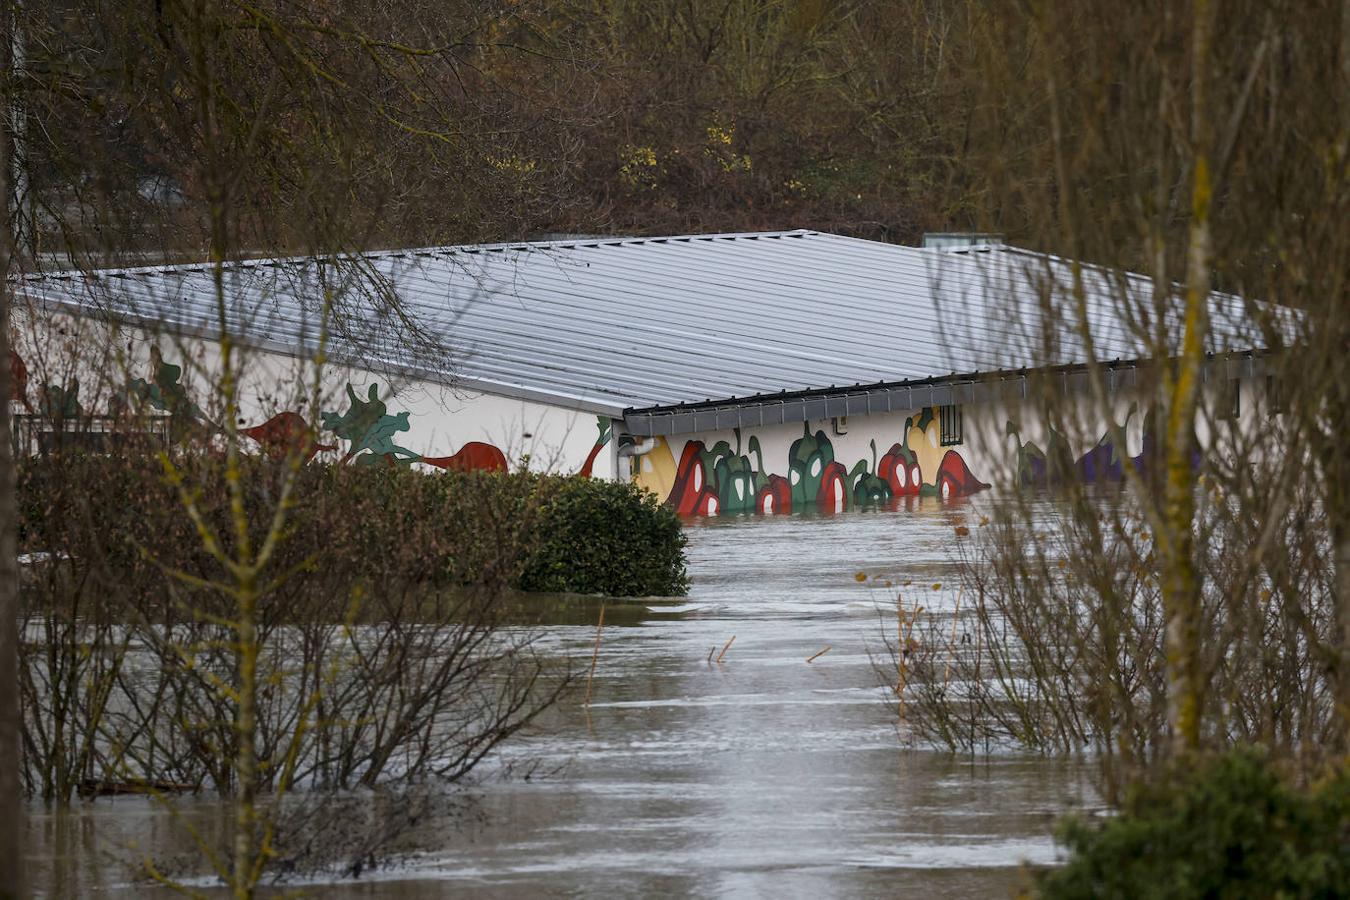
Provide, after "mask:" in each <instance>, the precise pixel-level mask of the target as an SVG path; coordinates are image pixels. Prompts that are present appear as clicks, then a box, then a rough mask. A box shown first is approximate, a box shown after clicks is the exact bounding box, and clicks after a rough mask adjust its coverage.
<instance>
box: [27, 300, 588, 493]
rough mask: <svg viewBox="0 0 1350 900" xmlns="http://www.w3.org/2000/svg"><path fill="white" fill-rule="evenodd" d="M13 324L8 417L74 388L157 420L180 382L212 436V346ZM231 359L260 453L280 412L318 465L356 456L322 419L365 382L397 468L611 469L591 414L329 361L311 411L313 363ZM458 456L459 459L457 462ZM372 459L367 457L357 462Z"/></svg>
mask: <svg viewBox="0 0 1350 900" xmlns="http://www.w3.org/2000/svg"><path fill="white" fill-rule="evenodd" d="M13 324H14V334H13V338H14V348H15V350H16V352H17V353H18V354H19V356H20V358H21V359H22V360H23V364H24V367H25V368H26V370H27V378H26V380H27V385H26V390H25V391H24V394H23V396H22V397H15V398H14V399H15V400H16V401H17V405H16V406H15V409H16V411H18V412H24V411H29V412H32V413H40V412H44V411H49V408H50V407H52V406H59V405H61V404H62V403H63V402H69V400H68V395H67V392H70V391H71V390H72V389H75V386H76V384H77V383H78V388H77V389H76V395H75V399H76V401H77V402H78V404H79V408H80V409H81V411H82V412H83V413H84V414H94V415H106V414H109V413H112V412H114V411H116V410H118V409H128V410H130V411H134V412H138V413H144V414H149V415H157V416H164V415H168V414H170V413H171V412H173V410H172V409H166V408H164V407H165V406H166V405H168V406H172V404H171V403H169V404H166V403H165V402H164V401H163V397H164V396H165V394H166V392H172V390H173V388H172V385H173V384H177V385H181V387H182V389H183V396H185V397H186V398H187V399H188V401H190V404H191V405H192V406H195V412H194V414H193V415H192V417H193V418H197V419H199V420H200V425H201V428H200V429H199V434H198V437H204V439H207V440H209V439H210V434H211V433H213V432H215V433H218V431H219V428H220V426H221V424H222V417H223V415H224V403H223V393H222V387H221V386H222V380H221V376H222V372H223V366H222V352H221V347H220V345H219V344H218V343H217V342H215V341H211V340H203V339H198V338H181V337H175V336H173V335H168V334H155V333H153V332H152V331H150V330H149V329H145V328H130V327H125V326H115V325H109V324H107V323H104V322H101V321H97V320H93V319H86V318H75V317H71V316H68V315H53V314H47V313H42V312H34V311H22V310H19V311H16V315H15V317H14V323H13ZM156 353H158V357H159V360H160V363H161V364H164V365H167V366H170V367H172V366H177V367H178V368H179V369H180V370H181V372H180V373H178V377H177V379H176V380H175V379H172V378H169V377H168V376H170V375H172V374H173V373H172V372H171V371H168V372H165V371H162V370H161V369H160V367H159V366H158V365H157V364H156V362H155V355H156ZM234 354H235V356H234V360H235V365H234V367H233V368H234V369H235V371H237V372H238V373H239V376H240V384H239V393H238V396H239V408H240V409H239V421H238V423H237V424H238V425H239V427H240V429H241V431H243V432H244V433H245V434H248V433H249V432H250V431H254V433H255V434H262V438H261V439H259V440H253V439H252V438H246V440H245V443H246V444H249V443H250V442H251V443H252V444H256V445H257V446H258V448H259V449H265V446H264V445H265V444H266V441H267V434H268V431H267V429H266V428H264V429H262V431H261V432H259V431H257V430H256V429H257V426H265V425H266V423H268V422H269V420H272V419H273V418H274V417H276V416H278V415H283V416H289V415H297V416H300V417H302V418H303V420H304V422H305V423H307V424H308V425H310V426H312V427H315V428H316V429H317V430H316V441H317V442H318V443H320V444H327V445H332V446H333V447H334V449H333V450H326V451H322V452H321V453H320V454H319V456H320V458H321V459H326V460H339V459H343V458H344V457H345V456H347V454H348V453H349V452H351V451H352V450H353V449H354V448H353V441H351V440H348V439H344V438H343V437H342V436H340V435H339V434H336V433H334V431H333V430H332V429H331V428H330V427H326V425H325V420H326V418H327V420H328V421H332V418H331V417H332V416H333V415H337V416H342V415H344V414H347V413H349V412H350V410H351V408H352V406H353V403H352V398H351V396H350V395H349V394H348V386H350V388H351V391H352V392H353V393H354V394H355V396H356V398H357V400H358V401H360V402H361V403H368V402H370V400H371V397H370V393H369V391H370V389H371V387H372V386H373V387H375V389H376V399H377V400H378V403H380V404H383V407H384V409H383V414H384V416H386V417H387V418H385V419H384V420H383V421H384V423H385V426H386V427H385V428H384V429H383V431H384V435H385V437H386V438H387V444H382V445H381V446H392V447H394V448H397V452H395V453H394V454H393V457H394V458H395V459H396V460H397V461H399V462H402V463H405V464H410V465H421V464H422V463H421V462H420V460H421V459H430V460H436V461H438V462H437V463H435V464H436V465H438V466H439V467H442V468H445V467H450V468H483V467H489V468H491V467H493V466H492V465H485V463H491V462H493V461H495V460H497V459H498V456H497V455H496V454H494V453H493V452H492V451H490V450H488V449H485V448H495V449H496V451H499V452H500V459H501V460H504V462H505V466H506V467H507V468H512V469H514V468H518V467H522V466H525V467H528V468H530V469H531V470H534V471H541V472H544V471H546V472H555V473H576V472H579V471H581V470H582V469H583V468H584V467H585V466H586V463H587V461H588V459H592V457H593V474H594V475H595V476H596V477H603V478H608V477H610V476H611V473H612V468H613V467H612V464H611V454H610V444H612V440H611V437H612V429H610V428H609V420H608V419H606V418H603V417H599V416H597V415H596V414H594V413H593V412H587V411H584V410H580V409H576V408H569V407H568V406H567V405H565V404H557V405H550V404H546V403H541V402H537V401H531V400H522V399H515V398H511V397H505V396H500V395H496V394H491V393H486V392H484V391H481V390H474V389H469V388H466V387H463V386H458V385H453V384H451V385H447V384H441V383H436V382H429V381H425V380H418V379H414V378H408V377H405V376H402V375H399V374H398V373H393V372H387V371H381V370H379V369H375V368H372V369H362V368H360V367H357V366H351V365H338V364H330V365H325V366H323V367H322V369H321V370H320V371H321V378H320V381H319V385H318V403H317V404H315V402H314V390H315V383H314V376H315V372H316V367H315V365H314V362H313V361H312V360H304V359H298V358H296V357H294V356H289V355H285V354H281V353H274V352H266V351H261V350H256V349H251V348H238V349H236V350H235V351H234ZM137 379H139V380H140V382H141V383H142V390H156V389H157V390H158V393H159V396H160V398H161V399H160V400H159V401H158V402H157V401H156V400H154V399H150V400H148V401H145V400H142V401H138V400H137V399H136V398H135V395H136V393H137V391H136V390H134V389H132V390H130V391H129V385H133V384H134V383H136V382H137ZM160 381H164V382H166V383H164V384H160V383H159V382H160ZM315 405H317V407H318V412H317V414H316V413H315V411H314V406H315ZM372 409H374V408H373V407H372ZM325 413H327V414H329V416H328V417H325V415H324V414H325ZM179 414H180V415H183V414H182V413H181V411H180V413H179ZM404 414H406V415H404ZM283 424H285V423H283ZM273 433H275V429H273ZM469 445H479V446H477V447H476V449H475V448H474V447H473V446H469ZM466 446H468V450H467V451H466ZM461 451H465V452H464V453H463V454H462V455H460V456H458V458H457V454H461ZM372 453H373V451H372V450H371V449H366V450H364V451H362V452H361V453H360V454H358V455H362V456H370V455H371V454H372Z"/></svg>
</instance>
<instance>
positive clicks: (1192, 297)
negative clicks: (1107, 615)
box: [1162, 0, 1214, 753]
mask: <svg viewBox="0 0 1350 900" xmlns="http://www.w3.org/2000/svg"><path fill="white" fill-rule="evenodd" d="M1192 12H1193V15H1194V24H1193V31H1192V42H1191V54H1192V57H1191V116H1192V119H1191V141H1192V151H1193V156H1194V169H1193V174H1192V181H1191V222H1190V234H1189V247H1188V250H1189V254H1188V257H1187V260H1186V309H1185V331H1184V333H1183V337H1182V345H1181V354H1180V359H1179V360H1178V361H1177V373H1176V376H1175V378H1170V379H1169V385H1168V387H1169V389H1170V390H1169V393H1170V397H1169V401H1170V402H1169V404H1168V420H1167V466H1166V470H1167V481H1166V484H1165V485H1164V488H1163V492H1164V493H1163V497H1164V504H1163V514H1164V517H1165V520H1166V528H1167V532H1168V533H1167V536H1166V547H1165V552H1164V560H1165V564H1166V571H1165V573H1164V578H1163V585H1162V588H1163V607H1164V610H1165V612H1166V616H1167V721H1168V725H1169V726H1170V728H1171V732H1172V746H1173V750H1174V752H1183V753H1184V752H1187V751H1191V750H1195V749H1197V748H1198V747H1199V746H1200V714H1201V709H1202V707H1203V704H1204V693H1205V687H1204V684H1203V683H1202V675H1201V673H1202V671H1203V665H1202V662H1201V646H1200V578H1199V573H1198V571H1197V570H1196V566H1195V532H1194V527H1195V471H1194V465H1193V456H1194V453H1195V449H1196V443H1195V418H1196V407H1197V405H1198V401H1199V396H1200V375H1201V369H1202V366H1203V365H1204V350H1205V347H1204V342H1205V333H1206V331H1207V329H1208V321H1207V320H1208V315H1207V313H1208V309H1207V307H1208V303H1209V289H1210V275H1209V266H1210V259H1211V257H1212V254H1213V236H1212V234H1211V224H1210V202H1211V199H1212V191H1213V185H1212V183H1211V171H1210V166H1211V158H1210V157H1211V153H1212V146H1213V139H1212V129H1211V127H1210V124H1209V110H1208V109H1207V104H1208V97H1207V91H1206V86H1207V80H1208V66H1209V56H1210V42H1211V40H1212V35H1213V23H1214V13H1213V10H1212V9H1211V7H1210V3H1209V0H1195V3H1194V5H1193V8H1192Z"/></svg>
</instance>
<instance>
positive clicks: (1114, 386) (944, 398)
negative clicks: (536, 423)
mask: <svg viewBox="0 0 1350 900" xmlns="http://www.w3.org/2000/svg"><path fill="white" fill-rule="evenodd" d="M1268 355H1269V353H1268V351H1264V350H1251V351H1246V352H1243V353H1226V354H1220V355H1215V354H1210V355H1209V357H1208V358H1207V359H1206V361H1205V366H1204V370H1203V377H1204V379H1205V380H1206V381H1210V380H1214V379H1219V378H1250V377H1253V376H1256V375H1261V374H1265V373H1266V371H1267V370H1268V368H1269V367H1268V365H1267V363H1266V361H1265V360H1266V357H1267V356H1268ZM1151 364H1152V363H1151V362H1150V361H1147V360H1129V361H1121V360H1115V361H1112V362H1109V363H1103V364H1101V368H1102V370H1103V376H1104V377H1105V379H1106V390H1107V393H1108V394H1115V393H1120V392H1124V391H1131V390H1134V389H1136V388H1138V387H1139V385H1140V381H1141V378H1140V370H1141V369H1144V368H1146V367H1148V366H1149V365H1151ZM1089 372H1090V367H1089V366H1088V365H1087V364H1086V363H1077V364H1072V365H1064V366H1054V367H1048V368H1040V369H1017V370H1001V371H993V372H973V373H968V374H955V373H954V374H952V375H946V376H942V377H939V378H926V379H921V380H911V381H901V382H878V383H877V384H872V385H854V386H853V387H849V388H836V387H833V386H831V387H829V388H825V389H816V390H805V391H791V392H789V391H784V392H781V393H778V394H757V395H755V396H753V397H742V398H736V397H731V398H728V399H726V400H713V401H707V402H703V403H687V404H685V403H682V404H678V405H674V406H652V407H646V408H642V409H627V410H625V411H624V414H623V421H624V427H625V429H626V430H627V432H628V433H629V434H632V435H634V436H637V437H654V436H657V435H677V434H695V433H700V432H706V431H725V430H728V429H732V428H754V427H762V426H766V425H786V424H792V423H796V422H808V421H812V420H818V419H830V418H834V417H836V416H867V415H874V414H877V413H889V412H908V411H911V410H917V409H923V408H924V407H928V406H950V405H954V404H966V403H994V402H1005V403H1007V402H1017V401H1022V400H1026V399H1028V398H1029V397H1031V396H1033V392H1036V391H1044V390H1045V389H1046V388H1047V387H1048V388H1050V389H1052V390H1054V391H1055V392H1056V393H1058V394H1061V395H1063V396H1072V395H1075V394H1086V393H1088V392H1090V390H1091V381H1090V377H1089Z"/></svg>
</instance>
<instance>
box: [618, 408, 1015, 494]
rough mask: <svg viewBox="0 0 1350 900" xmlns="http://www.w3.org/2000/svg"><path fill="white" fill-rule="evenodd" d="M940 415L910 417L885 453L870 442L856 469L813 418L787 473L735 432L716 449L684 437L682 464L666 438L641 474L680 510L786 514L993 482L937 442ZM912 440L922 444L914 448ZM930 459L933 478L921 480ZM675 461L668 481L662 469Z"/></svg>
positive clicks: (963, 490) (968, 490)
mask: <svg viewBox="0 0 1350 900" xmlns="http://www.w3.org/2000/svg"><path fill="white" fill-rule="evenodd" d="M937 428H938V425H937V420H936V416H935V414H934V412H933V410H932V409H925V410H923V411H922V413H921V414H920V415H919V416H918V417H913V416H912V417H909V418H907V419H906V420H905V425H904V428H903V429H902V432H901V436H900V437H901V439H900V440H899V441H896V442H894V443H893V444H892V445H891V447H890V449H889V450H887V451H886V453H885V454H883V455H882V456H881V457H880V458H878V455H877V444H876V441H875V440H873V441H872V442H871V444H870V446H871V450H872V454H871V459H860V460H858V461H856V462H855V463H854V464H853V466H852V467H851V468H849V467H847V466H845V464H844V463H843V462H842V461H840V460H839V459H836V457H835V448H834V444H833V443H832V442H831V440H830V438H829V436H828V435H827V434H826V433H825V432H824V431H823V430H817V431H816V432H814V433H813V432H812V431H811V428H810V425H809V424H808V423H803V425H802V435H801V437H799V438H797V439H796V440H795V441H793V442H792V445H791V447H790V448H789V449H788V452H787V460H786V472H787V474H786V475H781V474H777V473H773V472H770V471H769V470H768V467H767V466H766V465H765V462H764V452H763V449H762V446H761V443H760V440H759V437H758V436H751V437H750V438H749V440H748V441H747V442H746V445H745V447H746V452H745V453H742V450H741V446H742V443H741V442H742V435H741V432H740V430H739V429H735V430H733V432H732V433H733V434H734V435H735V441H736V445H735V447H734V448H733V447H732V446H731V444H730V443H729V442H727V441H718V442H717V443H715V444H714V445H713V446H712V448H711V449H710V448H708V446H707V445H706V444H705V443H704V442H703V441H701V440H693V441H687V442H686V443H685V445H684V448H683V450H682V451H681V453H680V460H679V462H678V463H677V464H676V463H673V461H672V456H671V452H670V447H669V445H668V444H667V443H666V441H665V439H664V438H658V439H657V446H656V448H655V449H654V450H653V451H652V452H651V453H650V454H648V456H649V457H652V459H650V460H648V459H647V458H645V457H644V459H643V462H642V463H641V464H640V466H639V470H638V475H637V480H638V482H639V483H641V484H643V485H644V486H645V487H647V488H649V489H651V490H655V491H657V492H658V494H662V493H663V494H664V495H665V496H666V497H667V501H666V502H667V503H669V504H670V505H671V506H672V507H674V509H675V511H676V512H677V513H679V514H680V515H683V516H713V515H729V514H734V513H748V512H754V513H760V514H768V513H789V512H804V511H807V510H813V511H816V512H821V513H837V512H843V511H845V510H848V509H864V508H868V507H875V506H885V505H888V504H892V503H894V502H896V501H897V500H898V499H899V498H902V497H912V496H919V495H922V496H938V497H942V498H952V497H960V496H965V495H967V494H972V493H975V492H976V491H980V490H983V489H985V488H987V487H988V486H989V485H988V484H986V483H984V482H982V481H980V480H979V479H978V478H976V477H975V476H974V474H973V473H972V472H971V471H970V468H969V467H968V466H967V465H966V462H965V460H964V459H962V457H961V455H960V453H958V452H957V451H956V450H954V449H951V448H939V447H938V440H937V437H938V435H937ZM911 440H913V441H914V442H915V443H916V444H918V445H919V449H915V448H912V447H911V446H910V442H911ZM925 455H926V456H927V457H928V462H929V465H930V468H929V471H930V472H932V473H933V476H932V481H931V483H925V481H924V475H923V471H924V465H923V459H924V456H925ZM667 466H673V469H674V471H673V473H672V474H671V476H670V479H669V482H668V486H667V483H666V482H665V478H664V474H665V470H666V468H667Z"/></svg>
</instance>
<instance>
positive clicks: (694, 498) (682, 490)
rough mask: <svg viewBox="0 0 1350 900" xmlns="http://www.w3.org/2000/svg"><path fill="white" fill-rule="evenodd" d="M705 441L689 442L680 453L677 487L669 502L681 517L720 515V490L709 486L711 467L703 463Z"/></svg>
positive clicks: (676, 477) (677, 468)
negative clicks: (718, 507)
mask: <svg viewBox="0 0 1350 900" xmlns="http://www.w3.org/2000/svg"><path fill="white" fill-rule="evenodd" d="M702 450H703V442H702V441H690V442H688V443H687V444H685V445H684V452H683V453H681V454H680V464H679V465H678V466H677V467H676V468H675V485H674V487H672V488H671V490H670V499H669V500H668V501H667V502H668V503H670V505H672V506H674V507H675V511H676V512H677V513H679V514H680V515H682V516H715V515H717V491H716V489H715V488H714V486H713V485H711V484H709V483H708V475H709V472H708V468H707V466H705V465H704V464H703V454H702V452H701V451H702Z"/></svg>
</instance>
